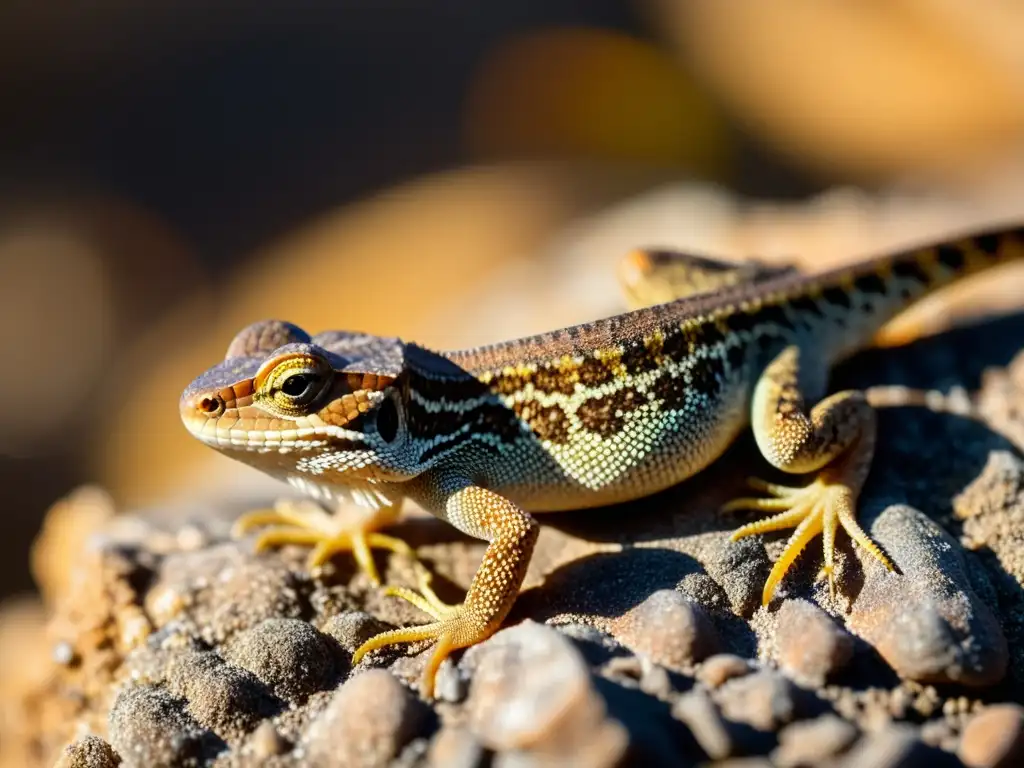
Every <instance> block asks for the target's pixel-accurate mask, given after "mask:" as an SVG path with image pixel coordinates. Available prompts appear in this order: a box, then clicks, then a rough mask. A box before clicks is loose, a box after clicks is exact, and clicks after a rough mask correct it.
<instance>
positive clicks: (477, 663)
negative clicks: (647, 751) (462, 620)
mask: <svg viewBox="0 0 1024 768" xmlns="http://www.w3.org/2000/svg"><path fill="white" fill-rule="evenodd" d="M463 665H464V666H466V667H468V668H470V669H471V670H472V683H471V687H470V691H469V698H468V699H467V701H466V704H465V707H466V714H467V716H468V722H469V725H470V728H471V730H472V731H473V733H474V734H475V735H476V736H477V738H479V739H480V741H481V742H482V743H483V744H484V746H486V747H488V748H490V749H494V750H498V751H504V752H514V751H527V752H529V753H531V754H533V755H534V756H535V758H536V759H538V760H541V759H542V757H541V756H543V759H547V760H551V761H553V763H554V764H558V760H563V761H565V760H568V759H570V758H571V759H572V760H576V761H578V763H579V764H580V765H588V766H591V765H592V766H613V765H616V764H617V763H618V761H619V759H620V758H621V757H622V755H623V754H624V751H625V749H626V746H627V735H626V732H625V730H624V728H623V727H622V725H621V724H620V723H619V722H618V721H616V720H613V719H610V718H608V717H607V715H606V711H605V703H604V699H603V698H602V696H601V695H599V694H598V693H597V691H596V690H595V689H594V686H593V682H592V678H591V676H590V671H589V670H588V668H587V665H586V663H585V662H584V659H583V657H582V655H581V654H580V652H579V651H578V650H577V648H576V646H575V644H574V643H573V642H572V641H571V640H569V639H568V638H567V637H565V636H564V635H563V634H562V633H561V632H559V631H557V630H556V629H553V628H552V627H548V626H545V625H543V624H537V623H536V622H533V621H529V620H527V621H524V622H523V623H521V624H518V625H516V626H513V627H509V628H508V629H504V630H501V631H500V632H498V633H497V634H495V635H494V636H493V637H492V638H491V639H490V640H488V641H486V642H485V643H482V644H481V645H478V646H475V647H473V648H471V649H470V650H469V652H467V654H466V656H465V657H464V658H463Z"/></svg>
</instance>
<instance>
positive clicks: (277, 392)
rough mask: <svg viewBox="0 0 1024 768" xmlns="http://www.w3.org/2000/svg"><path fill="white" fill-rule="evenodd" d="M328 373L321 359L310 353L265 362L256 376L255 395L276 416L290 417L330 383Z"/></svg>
mask: <svg viewBox="0 0 1024 768" xmlns="http://www.w3.org/2000/svg"><path fill="white" fill-rule="evenodd" d="M331 380H332V372H331V369H330V366H329V365H328V364H327V363H326V362H325V361H323V360H321V359H320V358H318V357H314V356H312V355H309V356H306V355H302V356H292V357H287V358H284V359H281V360H276V361H273V362H272V363H270V364H269V365H267V370H266V371H265V372H261V373H257V375H256V395H255V396H256V398H257V399H258V400H259V401H260V402H261V403H263V404H264V405H265V407H267V408H270V409H271V410H275V411H276V412H278V413H279V414H280V415H283V416H287V417H294V416H298V415H302V414H304V413H305V412H306V409H307V408H309V406H310V405H311V404H312V403H313V402H315V401H316V400H317V398H319V397H320V395H321V394H323V392H324V391H325V390H326V389H327V388H328V387H329V386H330V383H331Z"/></svg>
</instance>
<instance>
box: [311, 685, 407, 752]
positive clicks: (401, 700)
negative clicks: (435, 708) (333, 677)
mask: <svg viewBox="0 0 1024 768" xmlns="http://www.w3.org/2000/svg"><path fill="white" fill-rule="evenodd" d="M424 715H425V712H424V707H423V705H422V704H420V703H419V702H418V701H417V700H416V699H414V698H413V697H412V694H411V693H409V690H408V689H407V688H406V687H405V686H404V685H402V684H401V683H400V682H398V680H397V679H396V678H395V676H394V675H392V674H391V673H389V672H386V671H384V670H381V669H370V670H367V671H366V672H363V673H362V674H359V675H356V676H355V677H353V678H351V679H350V680H349V681H348V682H346V683H345V684H344V685H343V686H342V687H341V688H339V689H338V691H337V692H336V693H335V694H334V696H333V697H332V698H331V701H330V703H329V704H328V705H327V706H326V708H325V709H324V711H323V712H322V713H321V714H320V716H319V717H317V718H316V720H314V721H313V723H312V724H311V725H310V727H309V730H308V731H307V733H306V737H305V740H304V742H303V745H302V746H303V749H304V756H305V759H306V760H307V761H308V764H309V765H310V766H311V768H356V767H357V766H358V767H359V768H373V767H375V766H386V765H388V764H389V762H390V761H391V760H392V759H393V758H394V757H395V756H397V755H398V753H399V752H400V751H401V749H402V747H403V746H405V745H406V744H408V743H409V742H410V741H411V740H412V739H413V738H414V737H415V736H416V735H417V734H418V733H419V731H420V728H421V727H422V726H423V724H424V720H425V718H424Z"/></svg>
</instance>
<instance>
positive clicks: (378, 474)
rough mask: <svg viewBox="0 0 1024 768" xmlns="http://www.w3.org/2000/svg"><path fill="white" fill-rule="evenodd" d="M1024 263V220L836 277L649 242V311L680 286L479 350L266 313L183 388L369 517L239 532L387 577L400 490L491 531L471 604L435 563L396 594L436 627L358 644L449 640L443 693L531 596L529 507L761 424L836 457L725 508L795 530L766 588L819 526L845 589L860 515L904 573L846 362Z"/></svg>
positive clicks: (615, 483) (233, 443)
mask: <svg viewBox="0 0 1024 768" xmlns="http://www.w3.org/2000/svg"><path fill="white" fill-rule="evenodd" d="M1020 256H1024V230H1020V229H1018V230H1013V231H1004V232H993V233H988V234H983V235H978V236H975V237H969V238H965V239H961V240H958V241H955V242H949V243H944V244H940V245H935V246H930V247H925V248H921V249H917V250H913V251H908V252H905V253H900V254H896V255H894V256H888V257H884V258H880V259H875V260H871V261H867V262H864V263H861V264H858V265H854V266H850V267H845V268H842V269H838V270H835V271H832V272H828V273H825V274H822V275H816V276H805V275H801V274H799V273H796V272H794V271H792V270H787V269H782V270H780V269H769V268H763V267H749V266H740V265H725V264H722V263H718V262H713V261H710V260H707V259H702V258H698V257H693V256H687V255H684V254H665V253H658V252H638V253H635V254H632V255H631V256H630V257H629V259H628V260H627V262H626V264H625V267H624V270H623V273H622V274H623V277H624V278H625V283H626V287H627V292H628V293H629V295H630V297H631V299H632V301H633V303H634V305H642V304H645V303H649V302H652V301H659V300H663V299H664V298H666V297H668V296H676V297H682V298H678V299H676V300H674V301H670V302H668V303H662V304H658V305H656V306H648V307H642V308H640V309H636V310H634V311H631V312H628V313H626V314H622V315H619V316H616V317H612V318H608V319H605V320H599V321H596V322H593V323H588V324H585V325H580V326H575V327H572V328H567V329H564V330H560V331H555V332H552V333H547V334H542V335H539V336H533V337H529V338H525V339H520V340H516V341H510V342H506V343H503V344H497V345H493V346H488V347H481V348H477V349H472V350H466V351H459V352H447V353H440V352H431V351H429V350H426V349H423V348H422V347H419V346H417V345H415V344H408V343H403V342H401V341H399V340H398V339H388V338H379V337H375V336H368V335H365V334H356V333H345V332H327V333H322V334H319V335H317V336H314V337H312V338H310V337H309V336H308V335H307V334H306V333H305V332H304V331H302V330H301V329H299V328H296V327H295V326H293V325H290V324H287V323H282V322H278V321H266V322H261V323H256V324H254V325H252V326H250V327H248V328H246V329H244V330H243V331H241V332H240V333H239V334H238V336H237V337H236V338H235V339H234V341H232V343H231V345H230V347H229V349H228V354H227V357H226V359H225V360H224V361H223V362H222V363H220V364H219V365H217V366H215V367H214V368H212V369H210V370H209V371H207V372H206V373H204V374H203V375H202V376H200V377H199V378H198V379H196V380H195V381H194V382H193V383H192V384H191V385H190V386H189V387H188V389H186V390H185V392H184V394H183V395H182V399H181V406H180V407H181V415H182V419H183V421H184V422H185V424H186V426H187V427H188V428H189V429H190V430H191V431H192V433H193V434H194V435H196V436H197V437H198V438H200V439H201V440H203V441H204V442H206V443H207V444H209V445H211V446H213V447H214V448H217V449H218V450H220V451H223V452H224V453H226V454H228V455H229V456H232V457H233V458H235V459H238V460H241V461H243V462H246V463H247V464H251V465H253V466H255V467H257V468H259V469H261V470H263V471H265V472H267V473H269V474H271V475H273V476H275V477H278V478H281V479H282V480H285V481H287V482H289V483H291V484H293V485H295V486H297V487H299V488H302V489H304V490H305V491H307V492H309V493H310V495H312V496H313V497H314V498H315V499H316V500H318V501H320V502H344V501H346V500H355V501H357V502H360V503H362V504H363V505H364V506H367V507H369V508H370V509H371V511H372V514H371V515H370V516H368V517H365V518H364V519H362V520H356V521H354V522H353V521H349V522H348V523H345V522H339V521H335V520H334V519H332V518H330V517H329V516H327V515H326V514H325V513H323V512H319V511H318V510H315V509H314V510H312V511H311V510H308V509H307V510H302V509H297V508H293V507H282V508H280V509H278V510H276V511H274V512H270V513H268V512H266V511H264V512H259V513H254V514H253V515H250V516H246V517H245V518H243V519H242V520H241V521H240V522H239V530H240V531H241V530H244V529H245V528H248V527H251V525H253V524H261V525H262V524H268V523H271V524H272V523H277V524H281V525H282V526H283V527H278V528H273V529H271V530H270V531H268V532H266V533H265V534H264V535H263V537H262V538H261V543H262V544H263V545H270V544H281V543H289V542H292V543H305V544H314V545H316V547H315V549H314V555H313V556H312V558H311V565H314V564H316V563H318V562H322V561H323V560H325V559H327V558H328V557H330V556H331V555H332V554H333V553H334V552H336V551H339V550H351V551H353V553H354V554H355V556H356V558H357V560H358V561H359V562H360V564H361V566H362V567H363V568H364V570H366V571H367V573H369V574H370V576H371V578H373V579H374V581H375V582H376V581H377V579H376V571H375V569H374V568H373V563H372V557H371V556H370V548H371V547H374V546H376V547H382V548H386V549H390V550H392V551H396V552H401V553H404V554H407V555H410V556H411V555H412V552H411V550H409V548H408V547H407V546H406V545H404V544H403V543H402V542H400V541H399V540H397V539H393V538H391V537H388V536H385V535H383V534H381V533H378V532H377V529H378V528H380V527H382V526H384V525H387V524H388V523H390V522H391V521H392V520H393V519H395V518H396V517H397V515H398V504H399V503H400V502H401V500H402V499H403V498H411V499H413V500H415V501H416V502H417V503H419V504H420V505H421V506H423V507H424V508H425V509H427V510H429V511H430V512H432V513H433V514H434V515H436V516H437V517H439V518H441V519H442V520H446V521H448V522H449V523H451V524H452V525H453V526H455V527H456V528H458V529H459V530H460V531H462V532H464V533H466V534H468V535H470V536H473V537H476V538H480V539H484V540H486V541H488V542H490V543H489V545H488V547H487V550H486V552H485V554H484V558H483V562H482V563H481V565H480V568H479V569H478V571H477V573H476V575H475V576H474V578H473V581H472V584H471V586H470V588H469V591H468V593H467V595H466V600H465V602H464V603H462V604H461V605H457V606H450V605H445V604H443V603H441V602H440V601H439V600H438V599H437V597H436V595H434V593H433V591H432V590H431V589H430V584H429V576H428V575H427V574H426V572H425V571H424V570H423V569H422V567H421V569H420V571H419V573H420V574H421V578H420V591H419V592H413V591H412V590H408V589H395V588H391V589H390V590H389V591H390V593H391V594H395V595H398V596H401V597H404V598H406V599H408V600H410V601H412V602H413V603H415V604H416V605H417V606H419V607H420V608H422V609H423V610H424V611H426V612H427V613H429V614H431V615H432V616H433V617H434V619H435V621H434V622H433V623H431V624H427V625H425V626H420V627H411V628H408V629H399V630H395V631H393V632H388V633H384V634H382V635H379V636H377V637H374V638H371V639H370V640H369V641H368V642H367V643H365V644H364V645H363V646H362V647H361V648H359V649H358V650H357V652H356V654H355V656H354V657H353V662H354V663H358V662H359V661H360V659H361V658H362V657H363V656H364V655H365V654H366V653H367V652H368V651H370V650H373V649H375V648H380V647H382V646H385V645H390V644H393V643H399V642H407V641H412V640H424V639H433V640H436V646H435V651H434V653H433V655H432V657H431V659H430V662H429V663H428V665H427V669H426V671H425V674H424V681H423V692H424V694H425V695H428V696H429V695H431V693H432V689H433V679H434V674H435V672H436V670H437V668H438V666H439V665H440V664H441V662H442V661H443V660H444V658H445V657H446V656H447V655H448V654H449V653H450V652H451V651H452V650H454V649H457V648H462V647H466V646H469V645H473V644H474V643H477V642H480V641H481V640H483V639H485V638H487V637H488V636H490V635H491V634H492V633H493V632H494V631H495V630H496V629H497V628H498V627H499V626H500V625H501V622H502V621H503V620H504V618H505V616H506V615H507V614H508V611H509V610H510V609H511V607H512V604H513V603H514V601H515V599H516V595H517V593H518V591H519V588H520V585H521V583H522V580H523V577H524V575H525V572H526V568H527V565H528V564H529V559H530V555H531V552H532V550H533V546H534V543H535V541H536V538H537V523H536V522H535V520H534V518H533V517H532V515H531V514H530V513H531V512H542V511H544V512H547V511H557V510H569V509H580V508H586V507H595V506H600V505H605V504H611V503H615V502H621V501H626V500H629V499H635V498H638V497H642V496H646V495H649V494H652V493H656V492H658V491H660V490H662V489H664V488H667V487H669V486H671V485H675V484H676V483H678V482H680V481H682V480H684V479H686V478H688V477H690V476H692V475H694V474H695V473H697V472H699V471H700V470H702V469H703V468H704V467H706V466H707V465H708V464H710V463H711V462H713V461H714V460H715V459H717V458H718V457H719V456H720V455H721V454H722V453H723V451H724V450H725V449H726V448H727V447H728V445H729V444H730V443H731V442H732V441H733V439H734V438H735V437H736V436H737V434H739V433H740V431H741V430H743V429H744V428H746V427H747V426H748V425H750V426H752V428H753V431H754V435H755V438H756V440H757V444H758V446H759V447H760V449H761V452H762V453H763V454H764V456H765V458H766V459H767V460H768V461H769V462H770V463H771V464H773V465H774V466H775V467H777V468H779V469H781V470H783V471H786V472H792V473H807V472H816V473H817V477H816V478H815V479H814V480H813V482H811V484H810V485H808V486H806V487H803V488H790V487H783V486H775V485H769V484H766V483H759V484H758V487H760V488H761V489H762V490H764V491H766V492H768V494H769V495H770V498H749V499H738V500H736V501H734V502H731V503H730V504H729V505H728V506H730V507H732V508H742V509H757V510H764V511H767V512H772V513H774V516H773V517H769V518H767V519H765V520H761V521H758V522H754V523H751V524H749V525H746V526H744V527H742V528H740V529H739V530H738V531H736V532H735V533H734V534H733V538H734V539H735V538H739V537H742V536H746V535H749V534H752V533H759V532H764V531H770V530H777V529H780V528H790V527H795V529H796V530H795V531H794V533H793V535H792V537H791V539H790V541H789V543H788V544H787V546H786V549H785V551H784V553H783V554H782V556H781V557H780V558H779V560H778V561H777V563H776V565H775V568H774V569H773V571H772V573H771V575H770V577H769V579H768V581H767V583H766V584H765V589H764V602H765V603H767V602H768V601H769V600H770V599H771V597H772V594H773V593H774V590H775V588H776V586H777V585H778V583H779V581H780V580H781V579H782V577H783V576H784V575H785V573H786V570H787V568H788V567H789V566H790V565H791V564H792V562H793V561H794V560H795V559H796V557H797V555H798V554H799V553H800V551H801V550H802V548H803V547H804V546H805V545H806V544H807V543H808V542H809V541H810V540H811V539H812V538H813V537H814V536H816V535H817V534H818V533H821V534H822V539H823V542H824V562H825V570H826V572H827V573H828V576H829V583H830V586H831V584H832V578H833V577H832V562H833V544H834V541H835V536H836V531H837V529H838V527H839V526H842V527H843V528H844V529H845V530H846V531H847V532H848V533H849V534H850V535H851V536H852V538H853V539H854V540H855V541H856V542H857V543H858V544H860V545H861V546H863V547H864V548H865V549H866V550H867V551H869V552H870V553H872V554H873V555H874V556H875V557H876V558H877V559H878V561H879V562H880V563H881V564H882V565H883V566H885V567H891V565H890V563H889V561H888V559H887V558H886V557H885V555H883V554H882V552H881V550H880V549H879V548H878V547H877V546H876V545H875V544H874V543H873V542H872V541H871V540H870V538H869V537H868V536H867V534H866V533H865V532H864V531H863V530H862V529H861V528H860V526H859V525H858V524H857V521H856V502H857V496H858V494H859V492H860V489H861V486H862V485H863V483H864V480H865V478H866V477H867V474H868V471H869V469H870V465H871V456H872V452H873V447H874V441H875V420H874V413H873V411H872V409H871V407H870V406H869V405H868V404H867V402H866V401H865V399H864V397H863V395H862V394H861V393H858V392H840V393H837V394H833V395H831V396H830V397H828V398H825V399H822V398H823V397H824V395H825V393H826V384H827V377H828V371H829V368H830V367H831V366H832V365H833V364H834V363H835V362H836V361H837V360H838V359H840V358H842V357H844V356H846V355H848V354H849V353H851V352H853V351H855V350H857V349H859V348H861V347H863V346H866V345H867V344H868V343H869V342H870V340H871V338H872V337H873V336H874V335H875V333H876V332H877V331H878V330H879V329H880V328H881V327H882V326H883V325H884V324H885V323H886V322H888V321H889V320H890V319H891V318H892V317H893V316H894V315H896V314H898V313H899V312H900V311H902V310H903V309H904V308H906V307H907V306H908V305H910V304H911V303H913V302H914V301H916V300H918V299H919V298H921V297H922V296H924V295H925V294H927V293H930V292H931V291H932V290H934V289H936V288H939V287H942V286H944V285H946V284H948V283H950V282H953V281H954V280H956V279H959V278H960V277H962V276H964V275H967V274H969V273H973V272H976V271H979V270H981V269H985V268H987V267H989V266H992V265H994V264H997V263H1000V262H1003V261H1006V260H1008V259H1011V258H1017V257H1020ZM811 406H813V407H811Z"/></svg>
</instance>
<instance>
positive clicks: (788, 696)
mask: <svg viewBox="0 0 1024 768" xmlns="http://www.w3.org/2000/svg"><path fill="white" fill-rule="evenodd" d="M715 700H716V701H717V702H718V705H719V706H720V707H721V708H722V714H724V715H725V716H726V717H727V718H728V719H729V720H735V721H737V722H740V723H746V724H747V725H750V726H752V727H754V728H758V729H760V730H762V731H775V730H777V729H778V728H779V727H780V726H782V725H785V724H786V723H789V722H792V721H793V719H794V718H795V717H796V716H797V696H796V688H795V686H794V685H793V684H792V683H791V682H789V680H787V679H786V678H785V677H783V676H782V675H780V674H779V673H777V672H775V671H773V670H770V669H763V670H760V671H758V672H754V673H753V674H750V675H746V676H745V677H737V678H734V679H732V680H729V681H728V682H726V683H725V684H724V685H722V687H721V688H719V689H718V690H717V691H716V692H715Z"/></svg>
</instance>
